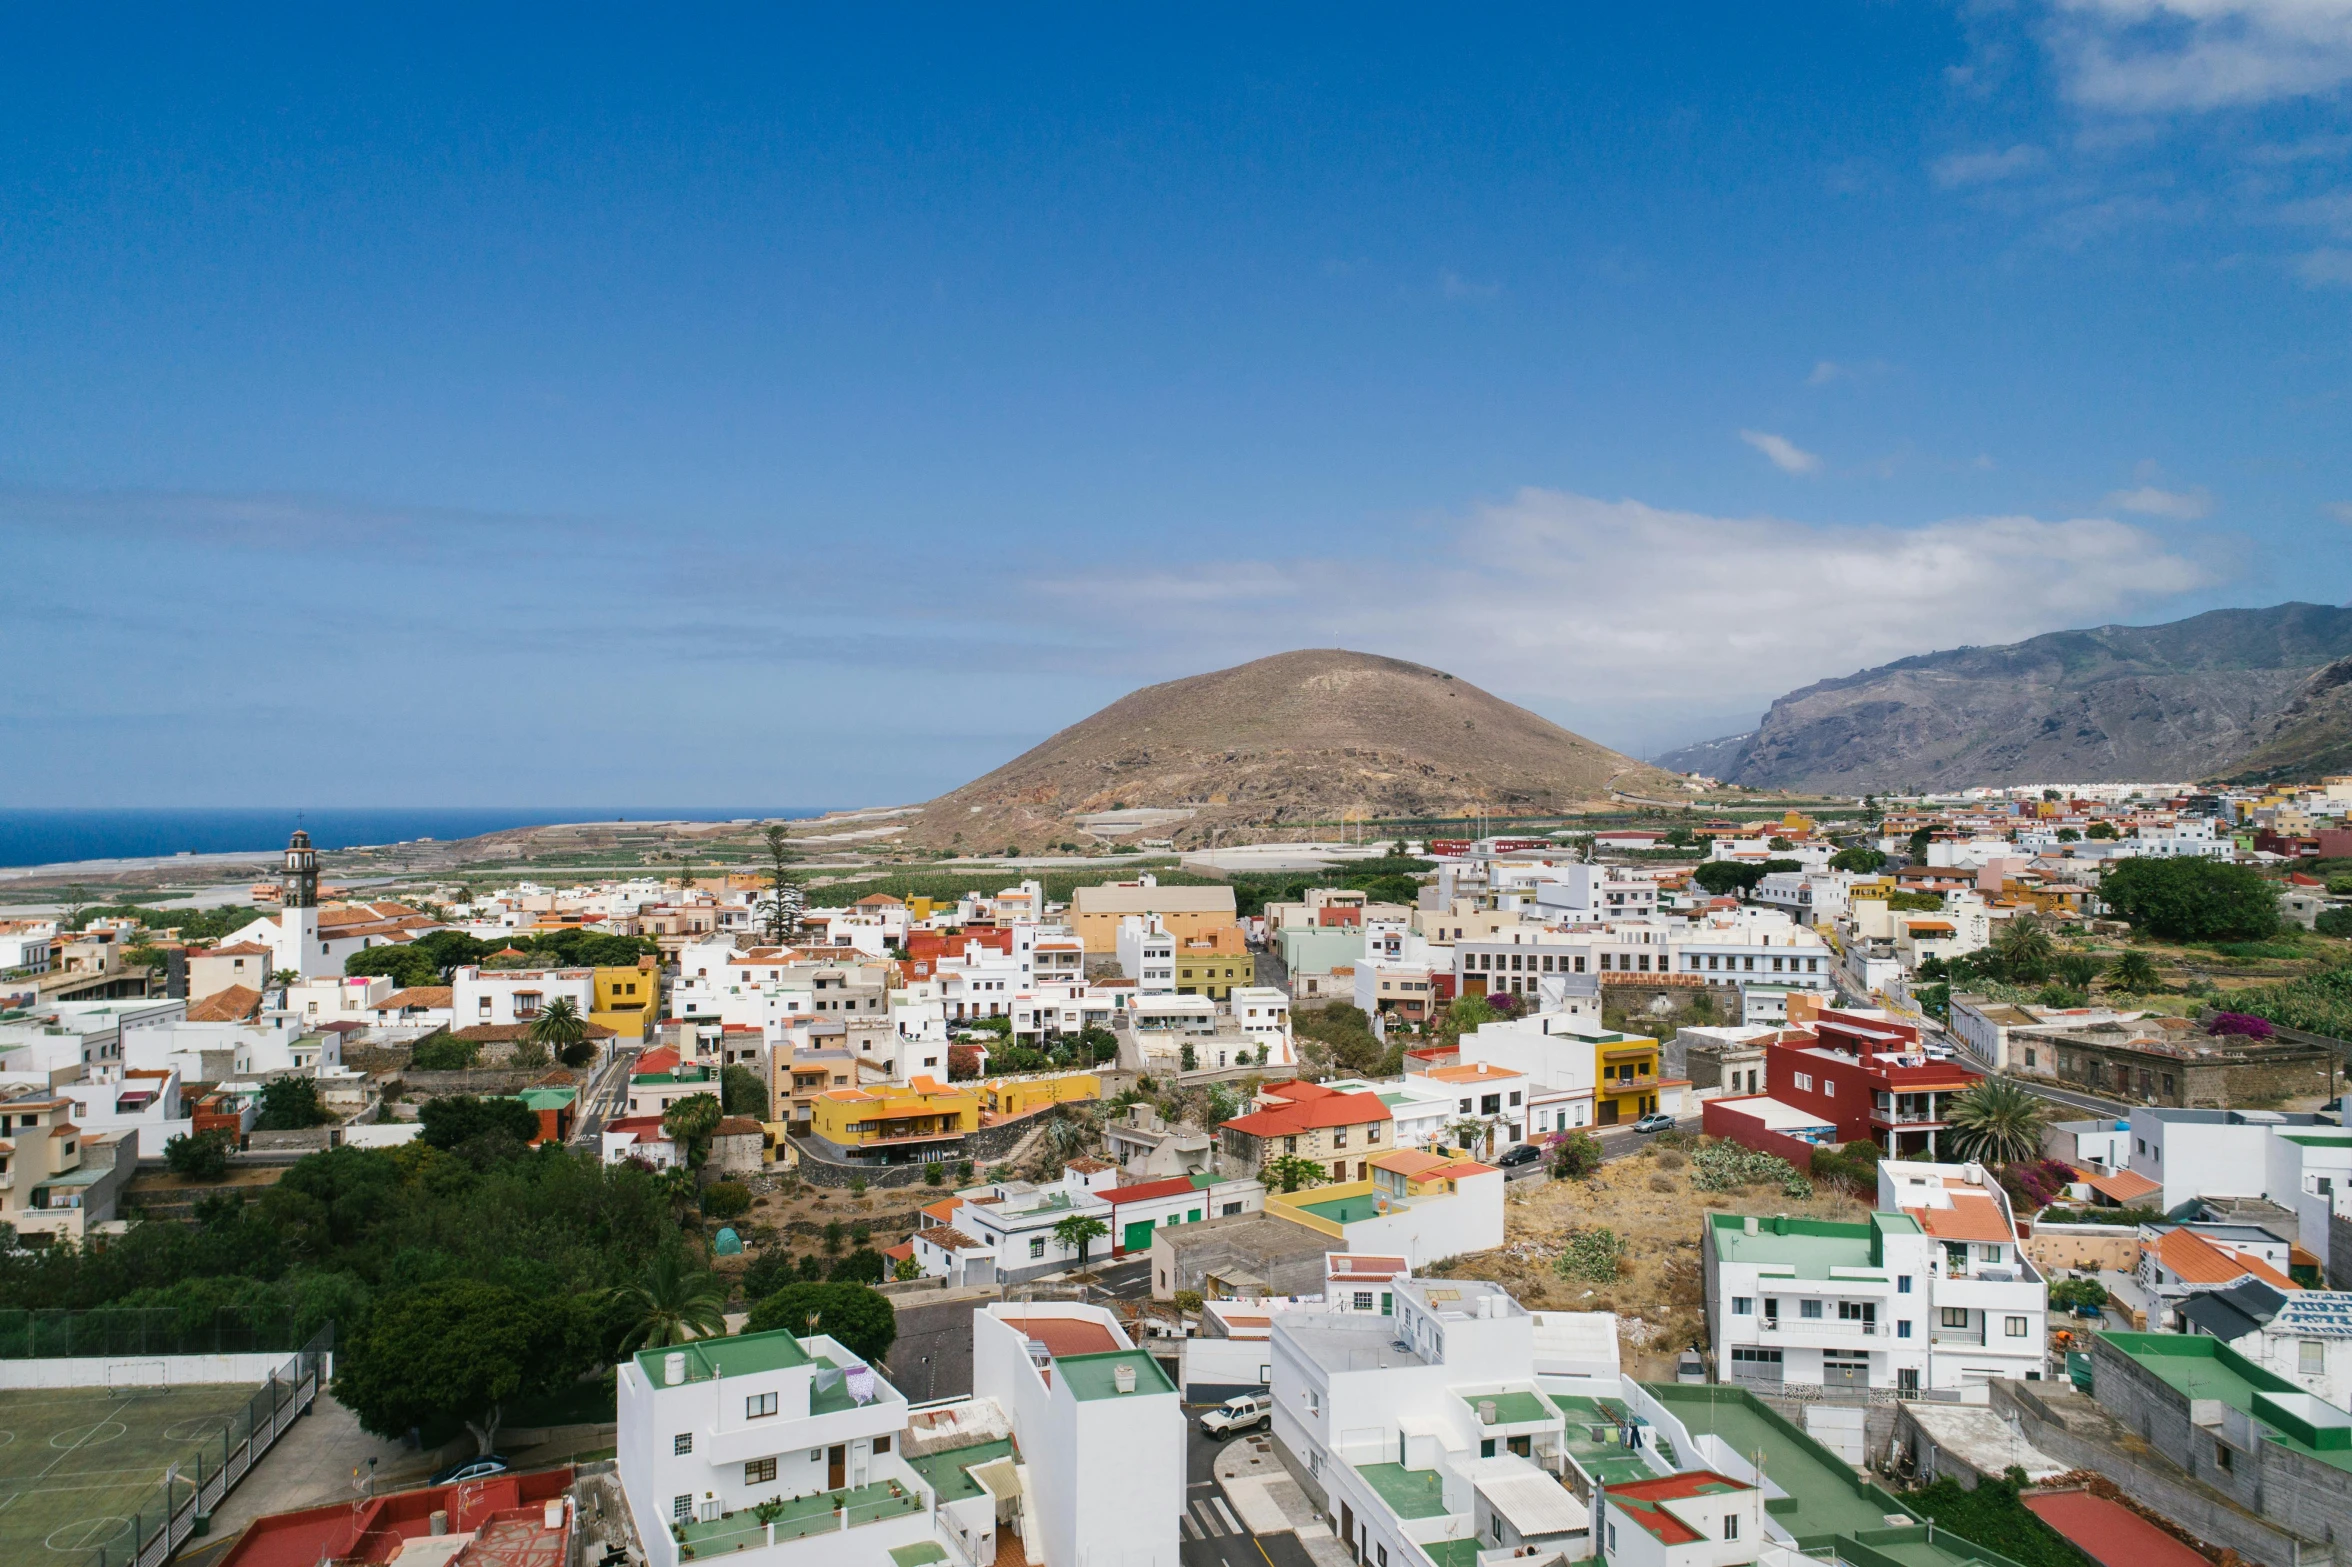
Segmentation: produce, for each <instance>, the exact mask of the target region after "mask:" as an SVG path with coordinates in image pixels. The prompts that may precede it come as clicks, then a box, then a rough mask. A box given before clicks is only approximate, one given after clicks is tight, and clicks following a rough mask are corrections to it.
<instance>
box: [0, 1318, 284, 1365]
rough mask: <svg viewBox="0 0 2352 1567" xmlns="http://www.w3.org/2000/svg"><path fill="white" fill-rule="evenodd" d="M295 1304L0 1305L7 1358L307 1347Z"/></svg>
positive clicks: (0, 1343)
mask: <svg viewBox="0 0 2352 1567" xmlns="http://www.w3.org/2000/svg"><path fill="white" fill-rule="evenodd" d="M296 1333H297V1325H296V1323H295V1320H294V1313H293V1311H292V1310H291V1309H277V1308H271V1309H265V1310H259V1311H248V1310H243V1309H239V1308H237V1307H223V1308H221V1309H220V1310H217V1311H212V1312H190V1311H181V1310H177V1309H174V1308H172V1307H169V1306H162V1307H128V1306H111V1307H101V1308H100V1309H98V1310H96V1311H63V1310H22V1309H18V1310H6V1311H0V1360H48V1359H53V1358H62V1357H65V1356H69V1355H79V1356H95V1355H104V1356H121V1355H260V1354H267V1353H269V1352H270V1351H272V1350H286V1351H288V1352H291V1351H293V1350H295V1349H296V1348H298V1347H300V1346H301V1344H302V1340H301V1339H300V1338H298V1337H297V1336H296Z"/></svg>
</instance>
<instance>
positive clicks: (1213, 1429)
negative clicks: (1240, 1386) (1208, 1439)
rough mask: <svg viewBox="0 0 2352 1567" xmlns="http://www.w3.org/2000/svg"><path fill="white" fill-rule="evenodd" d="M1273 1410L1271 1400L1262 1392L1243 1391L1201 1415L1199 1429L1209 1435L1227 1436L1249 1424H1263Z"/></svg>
mask: <svg viewBox="0 0 2352 1567" xmlns="http://www.w3.org/2000/svg"><path fill="white" fill-rule="evenodd" d="M1273 1412H1274V1404H1273V1400H1271V1399H1269V1398H1267V1397H1266V1396H1265V1395H1264V1394H1253V1393H1244V1394H1243V1395H1242V1396H1241V1397H1239V1398H1229V1399H1227V1400H1225V1402H1224V1403H1222V1404H1219V1405H1218V1406H1217V1407H1216V1408H1214V1409H1212V1410H1210V1411H1209V1412H1208V1413H1207V1414H1205V1415H1203V1416H1201V1429H1202V1430H1203V1431H1206V1432H1208V1433H1209V1435H1211V1436H1228V1435H1231V1434H1232V1433H1233V1432H1235V1431H1247V1430H1248V1429H1249V1428H1250V1427H1251V1426H1257V1425H1264V1424H1265V1423H1266V1418H1267V1416H1269V1415H1271V1414H1272V1413H1273Z"/></svg>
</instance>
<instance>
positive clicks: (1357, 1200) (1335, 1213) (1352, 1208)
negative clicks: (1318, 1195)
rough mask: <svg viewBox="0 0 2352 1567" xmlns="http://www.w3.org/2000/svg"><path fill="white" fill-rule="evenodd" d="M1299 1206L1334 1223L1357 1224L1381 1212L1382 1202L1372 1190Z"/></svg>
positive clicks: (1317, 1216) (1319, 1217)
mask: <svg viewBox="0 0 2352 1567" xmlns="http://www.w3.org/2000/svg"><path fill="white" fill-rule="evenodd" d="M1299 1208H1300V1210H1301V1211H1302V1212H1306V1213H1311V1214H1313V1215H1314V1216H1315V1217H1316V1218H1318V1219H1329V1220H1330V1221H1331V1222H1332V1223H1334V1224H1355V1223H1357V1222H1359V1221H1361V1220H1364V1219H1369V1218H1371V1217H1373V1216H1374V1215H1375V1214H1377V1213H1379V1212H1380V1204H1379V1203H1378V1202H1377V1201H1375V1200H1374V1199H1373V1196H1372V1194H1371V1193H1370V1192H1364V1193H1361V1194H1359V1195H1357V1196H1354V1197H1331V1198H1327V1199H1325V1200H1324V1201H1322V1202H1308V1203H1301V1204H1299Z"/></svg>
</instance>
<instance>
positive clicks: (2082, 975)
mask: <svg viewBox="0 0 2352 1567" xmlns="http://www.w3.org/2000/svg"><path fill="white" fill-rule="evenodd" d="M2050 971H2051V972H2052V973H2054V974H2056V975H2057V976H2058V977H2059V978H2060V979H2062V980H2064V981H2066V983H2067V984H2068V985H2070V986H2072V987H2073V988H2074V989H2076V990H2089V989H2090V988H2091V987H2092V986H2093V985H2095V984H2097V983H2098V982H2099V976H2100V975H2102V974H2104V973H2106V972H2107V965H2106V964H2105V963H2104V962H2103V961H2101V960H2100V959H2099V958H2098V957H2097V956H2095V955H2094V954H2092V953H2088V952H2061V953H2059V954H2058V956H2056V957H2055V958H2052V959H2051V960H2050Z"/></svg>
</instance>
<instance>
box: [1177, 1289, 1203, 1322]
mask: <svg viewBox="0 0 2352 1567" xmlns="http://www.w3.org/2000/svg"><path fill="white" fill-rule="evenodd" d="M1176 1309H1177V1310H1178V1311H1181V1312H1183V1313H1185V1314H1186V1315H1188V1316H1195V1317H1197V1316H1199V1315H1200V1309H1201V1292H1200V1291H1199V1290H1178V1291H1177V1292H1176Z"/></svg>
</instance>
